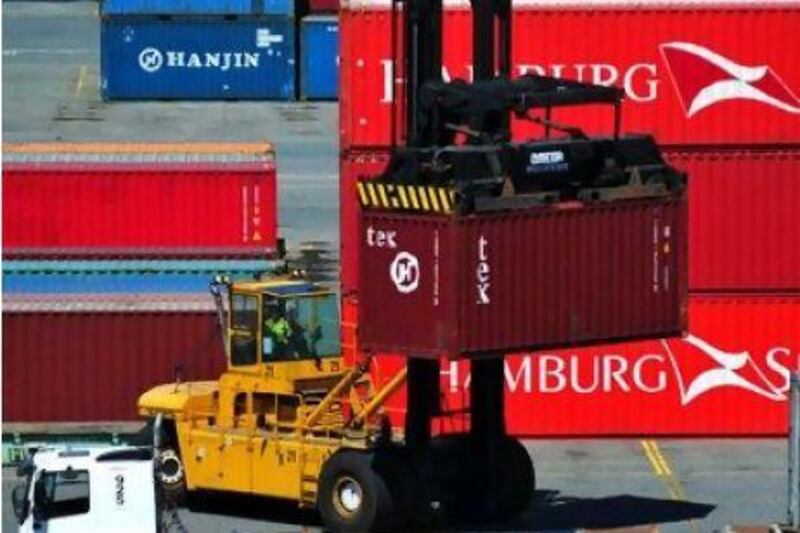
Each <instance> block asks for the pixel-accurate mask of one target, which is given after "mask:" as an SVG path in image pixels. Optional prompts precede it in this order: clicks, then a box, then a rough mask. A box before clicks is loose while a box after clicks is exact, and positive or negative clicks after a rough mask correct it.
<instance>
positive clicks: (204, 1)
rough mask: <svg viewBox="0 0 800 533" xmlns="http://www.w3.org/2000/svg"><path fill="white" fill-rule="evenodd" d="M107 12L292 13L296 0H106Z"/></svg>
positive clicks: (102, 8) (174, 13) (164, 13)
mask: <svg viewBox="0 0 800 533" xmlns="http://www.w3.org/2000/svg"><path fill="white" fill-rule="evenodd" d="M101 12H102V14H103V15H104V16H108V15H112V16H114V15H292V14H293V13H294V0H103V3H102V6H101Z"/></svg>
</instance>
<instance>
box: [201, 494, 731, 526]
mask: <svg viewBox="0 0 800 533" xmlns="http://www.w3.org/2000/svg"><path fill="white" fill-rule="evenodd" d="M715 507H716V506H714V505H709V504H705V503H696V502H687V501H676V500H662V499H657V498H645V497H642V496H633V495H629V494H622V495H618V496H606V497H603V498H576V497H573V496H563V495H561V494H560V493H559V492H558V491H554V490H541V491H537V492H536V495H535V497H534V501H533V503H532V506H531V507H530V508H529V509H528V510H527V511H525V512H524V513H523V514H522V515H521V516H520V517H518V518H516V519H514V520H513V521H511V522H508V523H499V524H491V525H484V526H477V527H476V526H474V525H467V524H459V525H458V526H457V527H458V528H459V529H460V528H462V527H466V528H467V529H469V530H471V531H552V530H562V531H563V530H567V531H571V530H575V529H582V528H616V527H629V526H638V525H647V524H658V523H665V522H682V521H686V520H692V519H703V518H705V517H706V516H707V515H708V514H709V513H710V512H711V511H713V510H714V509H715ZM189 508H190V510H191V511H193V512H197V513H208V514H216V515H224V516H232V517H237V518H249V519H252V520H264V521H269V522H279V523H283V524H293V525H297V526H312V527H321V522H320V517H319V514H318V513H317V512H315V511H310V510H300V509H298V508H297V504H296V503H294V502H290V501H282V500H277V499H269V498H259V497H255V496H240V495H229V494H224V493H202V494H198V495H196V496H194V497H193V498H192V501H191V502H190V505H189ZM451 527H452V526H451ZM447 529H450V528H447Z"/></svg>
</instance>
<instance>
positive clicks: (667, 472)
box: [641, 440, 700, 533]
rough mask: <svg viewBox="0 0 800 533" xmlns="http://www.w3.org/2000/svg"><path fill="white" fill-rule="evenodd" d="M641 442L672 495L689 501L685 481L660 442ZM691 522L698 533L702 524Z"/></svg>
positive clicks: (656, 471) (674, 497)
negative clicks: (671, 463) (677, 472)
mask: <svg viewBox="0 0 800 533" xmlns="http://www.w3.org/2000/svg"><path fill="white" fill-rule="evenodd" d="M641 443H642V449H643V450H644V454H645V457H647V460H648V461H649V462H650V466H651V468H652V469H653V473H654V474H655V475H656V477H657V478H659V479H660V480H661V482H662V483H663V484H664V487H665V488H666V489H667V492H669V495H670V497H671V498H672V499H673V500H676V501H687V500H688V498H687V497H686V490H685V489H684V487H683V483H681V480H680V479H679V478H678V477H677V476H676V475H675V473H674V469H673V468H672V466H671V465H670V463H669V461H668V460H667V457H666V456H665V455H664V453H663V452H662V451H661V447H660V446H659V445H658V442H656V441H654V440H643V441H641ZM689 523H690V525H691V527H692V530H693V531H695V532H696V533H699V532H700V524H699V523H698V522H697V520H695V519H691V520H689Z"/></svg>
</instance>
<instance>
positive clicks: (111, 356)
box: [3, 312, 225, 422]
mask: <svg viewBox="0 0 800 533" xmlns="http://www.w3.org/2000/svg"><path fill="white" fill-rule="evenodd" d="M217 330H218V328H217V325H216V319H215V316H214V314H213V313H212V312H202V313H193V312H152V313H125V312H120V313H91V312H90V313H78V312H74V313H70V312H43V313H8V312H4V313H3V333H4V342H3V367H4V368H3V370H4V371H3V400H4V401H3V420H5V421H6V422H52V421H59V422H87V421H114V420H136V419H138V416H137V413H136V399H137V398H138V396H139V395H140V394H141V393H143V392H144V391H145V390H147V389H148V388H149V387H152V386H154V385H157V384H159V383H169V382H171V381H173V380H174V378H175V374H174V368H175V365H178V364H180V365H182V368H183V376H182V377H183V379H184V380H190V379H194V380H198V379H215V378H216V377H217V376H218V375H219V373H220V372H221V371H222V370H223V369H224V368H225V356H224V354H223V352H222V348H221V344H220V342H219V339H218V331H217Z"/></svg>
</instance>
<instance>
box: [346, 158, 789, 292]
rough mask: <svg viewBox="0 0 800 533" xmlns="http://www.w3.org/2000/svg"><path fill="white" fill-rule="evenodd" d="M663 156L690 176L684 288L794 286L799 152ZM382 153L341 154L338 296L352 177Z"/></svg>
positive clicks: (354, 241)
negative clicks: (687, 285)
mask: <svg viewBox="0 0 800 533" xmlns="http://www.w3.org/2000/svg"><path fill="white" fill-rule="evenodd" d="M664 156H665V158H666V159H667V160H668V161H669V162H670V163H671V164H672V165H674V166H676V167H677V168H679V169H681V170H683V171H685V172H686V173H687V174H688V175H689V176H691V178H692V179H691V180H689V182H688V184H689V192H688V198H689V288H690V290H692V291H695V292H699V291H702V292H745V291H755V292H763V291H778V292H796V291H798V289H799V288H800V269H798V268H797V265H798V263H800V256H798V254H800V232H798V231H796V230H795V226H796V224H795V221H794V220H795V215H794V212H795V207H794V203H795V202H796V199H797V198H798V197H800V190H798V187H800V151H798V150H790V149H786V150H776V149H767V148H765V149H727V150H725V149H720V148H716V149H692V150H689V149H676V150H668V151H666V152H665V153H664ZM388 161H389V155H388V152H387V151H386V150H352V151H349V152H346V153H345V154H343V156H342V160H341V167H340V187H341V195H340V196H341V207H340V209H341V223H340V227H341V232H342V233H341V253H340V257H341V280H342V291H343V293H344V294H350V293H355V292H356V291H357V288H358V264H359V261H358V255H359V245H358V243H359V234H360V233H359V229H358V218H359V211H360V207H359V204H358V202H357V201H356V193H355V190H356V182H357V181H358V180H362V179H369V178H374V177H377V176H379V175H380V174H381V173H382V172H383V170H384V169H385V168H386V165H387V163H388Z"/></svg>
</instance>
